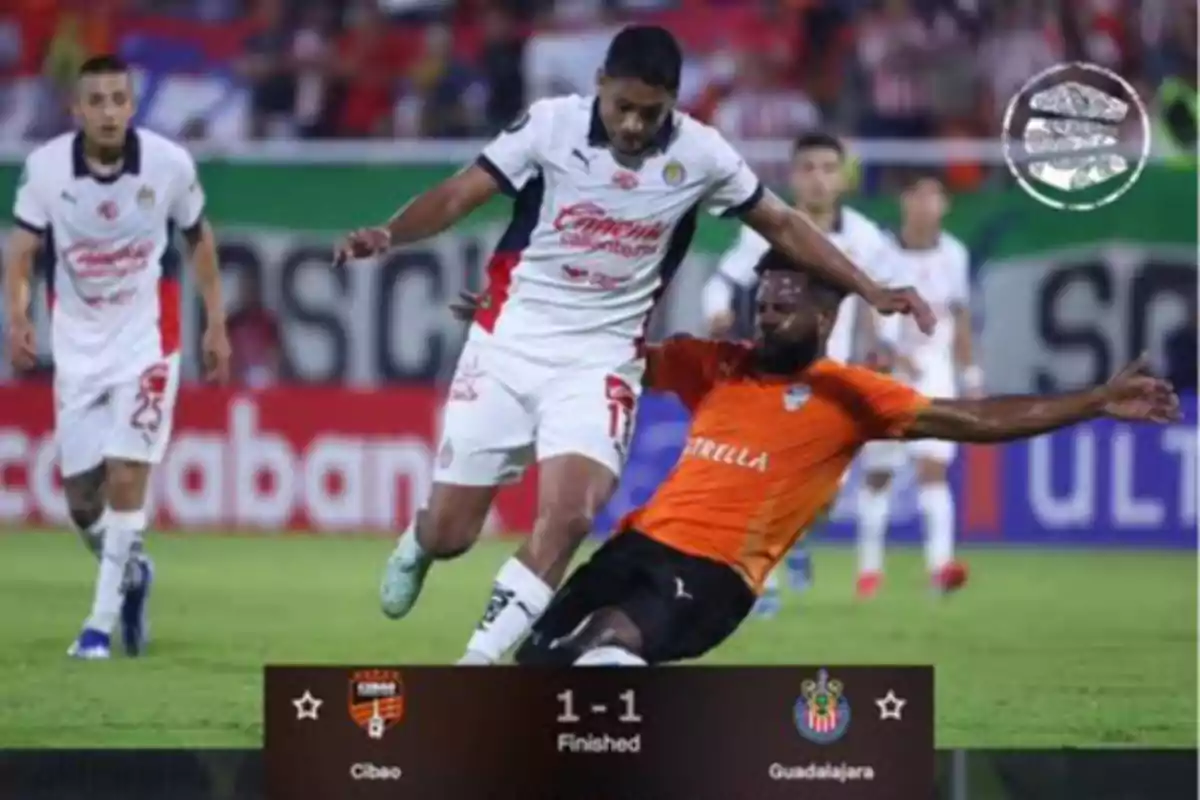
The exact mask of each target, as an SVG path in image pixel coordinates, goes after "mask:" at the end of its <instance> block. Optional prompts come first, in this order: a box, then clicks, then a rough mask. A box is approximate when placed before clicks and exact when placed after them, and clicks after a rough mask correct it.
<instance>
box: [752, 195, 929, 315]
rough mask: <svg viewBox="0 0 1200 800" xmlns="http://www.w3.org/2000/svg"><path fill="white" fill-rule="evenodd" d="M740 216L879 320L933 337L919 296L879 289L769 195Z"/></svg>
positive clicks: (801, 215) (815, 230)
mask: <svg viewBox="0 0 1200 800" xmlns="http://www.w3.org/2000/svg"><path fill="white" fill-rule="evenodd" d="M741 216H742V220H743V221H744V222H745V223H746V224H747V225H749V226H750V227H752V228H753V229H754V230H756V231H758V232H759V233H760V234H762V237H763V238H764V239H766V240H767V241H768V242H770V243H771V245H773V246H774V247H775V248H776V249H778V250H780V251H781V252H783V253H785V254H787V256H788V257H789V258H791V259H792V260H793V261H795V262H796V263H797V264H801V265H804V266H805V267H807V268H808V269H810V270H812V271H813V272H814V273H816V274H817V275H818V276H819V277H820V278H821V279H822V280H824V281H826V282H828V283H831V284H833V285H835V286H837V287H839V288H841V289H844V290H846V291H847V292H851V293H853V294H856V295H859V296H861V297H862V298H863V299H864V300H866V301H867V303H869V304H870V305H871V307H872V308H874V309H875V310H876V311H878V312H880V313H881V314H896V313H899V314H906V315H910V316H912V317H913V318H914V319H915V320H916V321H917V325H918V326H919V327H920V328H921V330H922V331H923V332H924V333H926V334H929V333H932V332H933V329H934V327H935V325H936V319H935V317H934V314H933V311H932V310H931V309H930V307H929V304H928V303H926V302H925V300H924V298H922V297H921V295H920V294H918V293H917V292H916V291H914V290H913V289H911V288H908V287H904V288H899V289H889V288H885V287H884V286H881V285H880V284H879V283H878V282H877V281H875V280H874V279H873V278H872V277H871V276H870V275H868V274H867V273H866V272H864V271H863V270H861V269H859V267H858V266H857V265H856V264H855V263H854V262H853V261H851V260H850V259H849V258H847V257H846V256H845V254H843V253H842V251H841V250H839V249H838V248H837V247H836V246H835V245H834V244H833V242H831V241H829V238H828V237H827V236H826V235H825V234H824V233H823V232H822V231H821V229H820V228H818V227H817V226H816V225H815V224H814V223H813V221H812V220H810V219H809V218H808V217H807V216H805V215H804V213H803V212H801V211H799V210H797V209H794V208H792V207H790V206H788V205H787V204H786V203H784V202H783V201H782V200H780V199H779V198H778V197H776V196H775V194H773V193H772V192H764V193H763V196H762V199H760V200H759V201H758V202H757V203H755V204H754V205H753V206H752V207H751V208H750V209H748V210H747V211H745V212H744V213H743V214H742V215H741Z"/></svg>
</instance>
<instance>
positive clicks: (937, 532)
mask: <svg viewBox="0 0 1200 800" xmlns="http://www.w3.org/2000/svg"><path fill="white" fill-rule="evenodd" d="M917 506H918V507H919V508H920V509H921V518H922V521H923V522H924V523H925V566H926V567H928V568H929V571H930V572H937V571H938V570H940V569H941V568H942V567H945V566H946V565H947V564H949V563H950V561H951V559H953V558H954V495H952V494H951V493H950V487H949V486H948V485H947V484H945V483H933V484H928V485H926V486H922V487H921V488H920V489H918V490H917Z"/></svg>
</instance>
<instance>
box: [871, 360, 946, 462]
mask: <svg viewBox="0 0 1200 800" xmlns="http://www.w3.org/2000/svg"><path fill="white" fill-rule="evenodd" d="M917 366H918V367H919V368H920V370H921V374H920V375H919V376H918V377H917V378H915V379H913V380H911V381H906V383H908V384H909V385H910V386H912V387H913V388H914V389H916V390H917V391H918V392H920V393H921V394H923V395H925V396H926V397H938V398H954V397H957V396H958V387H957V383H956V381H955V379H954V367H953V364H952V363H951V362H949V361H936V362H933V361H918V362H917ZM957 454H958V443H957V442H946V441H942V440H941V439H917V440H914V441H911V442H909V441H902V442H888V441H880V442H870V443H868V444H867V445H866V446H864V447H863V449H862V455H861V456H860V457H861V459H862V466H863V469H864V470H866V471H867V472H895V471H896V470H898V469H900V468H901V467H902V466H904V464H905V462H906V461H908V460H913V461H916V460H922V461H936V462H938V463H939V464H950V463H951V462H953V461H954V457H955V456H956V455H957Z"/></svg>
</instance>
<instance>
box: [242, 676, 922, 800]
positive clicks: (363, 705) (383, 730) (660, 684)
mask: <svg viewBox="0 0 1200 800" xmlns="http://www.w3.org/2000/svg"><path fill="white" fill-rule="evenodd" d="M264 684H265V691H266V697H265V700H264V703H263V714H264V726H263V727H264V751H265V753H264V758H265V778H266V787H265V788H266V796H267V797H269V798H271V800H310V798H315V797H321V798H325V797H329V798H333V797H339V798H361V800H371V799H372V798H380V800H382V799H383V798H394V797H413V798H438V799H439V800H474V799H475V798H479V800H485V799H486V800H491V799H492V798H497V797H513V798H551V797H555V798H558V797H563V798H566V797H569V798H573V799H574V798H578V800H589V798H594V799H595V800H601V798H648V799H652V800H729V798H736V797H753V798H762V800H768V799H769V798H788V797H805V798H812V799H813V800H823V799H825V800H838V799H839V798H846V800H850V799H851V798H864V797H870V798H898V799H899V798H906V799H907V798H919V797H932V796H933V794H934V786H935V784H934V766H935V759H934V749H933V747H934V730H933V712H934V708H933V705H934V696H933V668H932V667H845V668H842V667H833V666H830V667H791V666H789V667H769V668H762V667H755V668H730V667H718V668H694V669H571V670H561V669H560V670H549V669H538V668H528V667H492V668H489V669H470V670H464V669H455V668H447V667H390V666H387V667H379V666H370V667H349V668H342V667H292V666H289V667H270V666H268V667H267V668H266V677H265V681H264Z"/></svg>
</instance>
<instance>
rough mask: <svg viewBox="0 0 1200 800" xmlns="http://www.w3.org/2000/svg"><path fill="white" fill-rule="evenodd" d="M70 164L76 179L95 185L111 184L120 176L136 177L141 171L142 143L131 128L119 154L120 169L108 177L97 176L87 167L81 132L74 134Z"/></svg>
mask: <svg viewBox="0 0 1200 800" xmlns="http://www.w3.org/2000/svg"><path fill="white" fill-rule="evenodd" d="M71 163H72V164H73V165H74V169H75V177H76V178H91V179H92V180H94V181H96V182H97V183H113V182H114V181H116V180H117V178H120V177H121V176H122V175H137V174H138V173H139V172H141V171H142V143H141V141H140V140H139V139H138V135H137V132H136V131H134V130H133V129H132V128H130V129H129V132H128V133H126V134H125V145H124V147H123V150H122V153H121V169H120V170H118V171H117V172H114V173H112V174H110V175H97V174H96V173H94V172H92V170H91V168H90V167H89V166H88V163H87V158H86V157H85V156H84V152H83V132H82V131H80V132H79V133H77V134H75V139H74V140H73V141H72V142H71Z"/></svg>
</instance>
